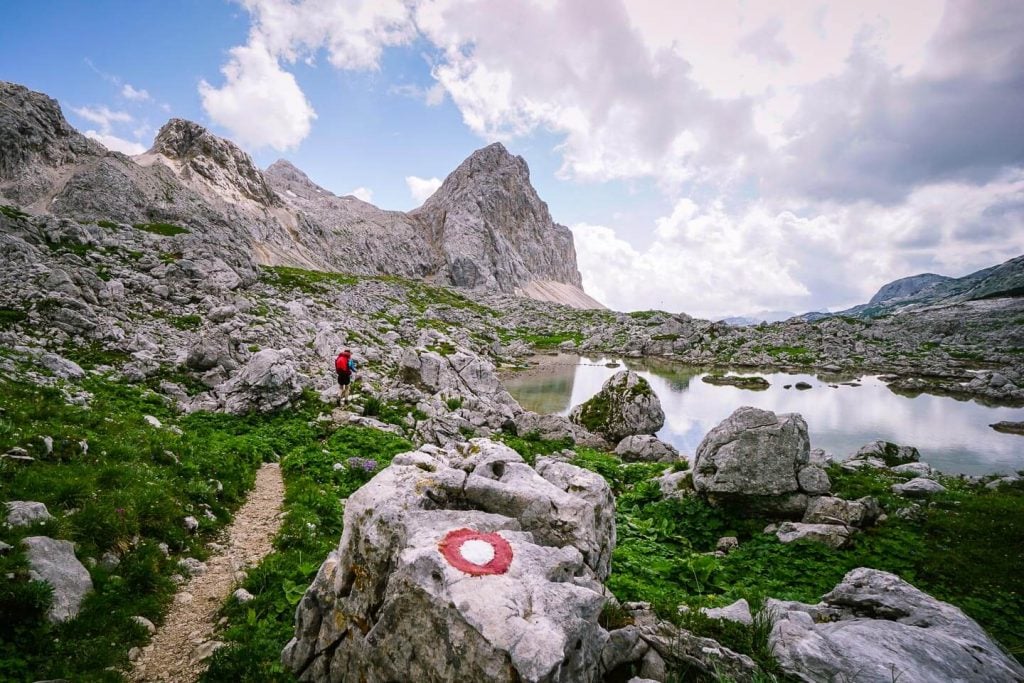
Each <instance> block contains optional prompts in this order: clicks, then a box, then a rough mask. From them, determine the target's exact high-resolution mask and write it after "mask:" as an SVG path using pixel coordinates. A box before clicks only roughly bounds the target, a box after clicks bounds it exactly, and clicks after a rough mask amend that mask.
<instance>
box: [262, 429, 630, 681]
mask: <svg viewBox="0 0 1024 683" xmlns="http://www.w3.org/2000/svg"><path fill="white" fill-rule="evenodd" d="M614 538H615V537H614V499H613V498H612V495H611V491H610V489H609V488H608V485H607V483H605V482H604V480H603V479H602V478H601V477H600V476H598V475H596V474H594V473H593V472H589V471H586V470H582V469H580V468H577V467H575V466H573V465H569V464H567V463H564V462H559V461H556V460H552V459H543V458H542V459H541V460H540V461H539V462H538V464H537V469H534V468H532V467H530V466H529V465H527V464H526V463H525V462H524V461H523V460H522V458H521V457H520V456H519V454H518V453H516V452H515V451H513V450H511V449H510V448H508V447H506V446H504V445H502V444H498V443H495V442H491V441H489V440H487V439H474V440H472V441H470V442H469V443H466V444H460V445H457V446H450V447H446V448H439V447H437V446H430V445H428V446H424V447H423V448H421V449H420V450H418V451H411V452H409V453H403V454H399V455H398V456H396V457H395V458H394V459H393V461H392V463H391V465H390V466H389V467H387V468H385V469H384V470H382V471H381V472H379V473H378V474H377V475H376V476H375V477H374V478H373V479H371V480H370V482H369V483H367V484H366V485H364V486H363V487H362V488H360V489H359V490H358V491H357V492H356V493H354V494H353V495H352V496H351V497H350V498H349V499H348V501H347V503H346V505H345V525H344V532H343V534H342V538H341V542H340V544H339V546H338V550H337V551H335V552H332V553H331V555H330V556H329V557H328V558H327V560H326V561H325V562H324V564H323V565H322V566H321V567H320V571H319V572H318V574H317V577H316V579H315V580H314V582H313V585H312V586H310V588H309V589H308V590H307V592H306V594H305V596H304V597H303V599H302V601H301V602H300V603H299V607H298V610H297V612H296V622H295V623H296V627H295V637H294V638H293V639H292V640H291V641H290V642H289V643H288V645H287V647H286V648H285V649H284V652H283V653H282V661H283V663H284V664H285V666H286V667H287V668H288V669H289V670H291V671H292V672H294V673H295V674H296V675H297V676H298V678H299V680H302V681H317V682H319V681H334V680H347V679H349V678H353V679H356V678H358V679H359V680H364V681H367V683H375V682H380V683H384V682H386V681H392V680H423V681H428V680H438V681H440V680H466V681H476V680H481V681H482V680H488V681H537V682H540V681H566V682H568V681H580V680H597V678H598V677H599V675H600V673H601V671H600V666H601V664H600V662H601V653H602V650H603V648H604V645H605V643H606V642H607V640H608V633H607V632H606V631H605V630H604V629H603V628H601V626H600V625H599V624H598V617H599V616H600V614H601V610H602V607H603V606H604V603H605V597H604V593H603V589H602V588H601V586H600V583H599V580H600V579H602V578H604V577H606V576H607V575H608V570H609V563H610V558H611V551H612V549H613V548H614Z"/></svg>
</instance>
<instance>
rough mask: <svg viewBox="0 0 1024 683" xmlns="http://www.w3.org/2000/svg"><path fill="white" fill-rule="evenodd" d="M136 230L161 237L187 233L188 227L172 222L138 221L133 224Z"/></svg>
mask: <svg viewBox="0 0 1024 683" xmlns="http://www.w3.org/2000/svg"><path fill="white" fill-rule="evenodd" d="M132 227H133V228H135V229H136V230H142V231H143V232H149V233H152V234H154V235H160V236H161V237H174V236H175V235H186V234H188V229H187V228H183V227H181V226H180V225H174V224H172V223H136V224H135V225H133V226H132Z"/></svg>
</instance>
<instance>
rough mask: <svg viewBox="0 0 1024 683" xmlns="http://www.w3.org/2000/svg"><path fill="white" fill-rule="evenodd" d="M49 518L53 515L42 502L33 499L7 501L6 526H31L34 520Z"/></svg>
mask: <svg viewBox="0 0 1024 683" xmlns="http://www.w3.org/2000/svg"><path fill="white" fill-rule="evenodd" d="M51 519H53V515H51V514H50V511H49V510H47V509H46V505H44V504H43V503H39V502H36V501H34V500H12V501H8V503H7V524H8V526H12V527H14V526H31V525H32V524H35V523H36V522H46V521H49V520H51Z"/></svg>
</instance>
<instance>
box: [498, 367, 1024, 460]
mask: <svg viewBox="0 0 1024 683" xmlns="http://www.w3.org/2000/svg"><path fill="white" fill-rule="evenodd" d="M529 362H530V367H529V368H527V369H524V370H518V371H511V372H507V373H503V377H502V381H503V382H504V384H505V387H506V388H507V389H508V391H509V393H511V394H512V395H513V396H514V397H515V398H516V400H518V401H519V403H520V404H521V405H522V406H523V407H524V408H526V409H527V410H532V411H534V412H537V413H543V414H558V415H567V414H568V413H569V411H570V410H571V408H572V407H573V406H576V405H578V404H580V403H583V402H584V401H586V400H587V399H589V398H590V397H591V396H593V395H594V394H596V393H597V392H598V391H599V390H600V389H601V385H602V384H604V382H605V381H606V380H607V379H608V378H609V377H611V376H612V375H613V374H615V373H616V372H619V371H620V370H624V369H629V370H633V371H635V372H636V373H637V374H639V375H640V376H642V377H644V378H645V379H646V380H647V381H648V382H650V384H651V387H652V388H653V389H654V391H655V393H656V394H657V395H658V398H659V399H660V400H661V405H662V408H663V409H664V411H665V426H664V427H663V428H662V429H661V431H660V432H658V434H657V436H658V438H660V439H661V440H663V441H666V442H668V443H671V444H672V445H673V446H675V447H676V448H677V449H678V450H679V452H680V453H681V454H683V455H686V456H687V458H688V459H690V460H692V458H693V454H694V452H695V451H696V449H697V446H698V445H699V444H700V442H701V440H702V439H703V438H704V436H705V435H706V434H707V433H708V432H709V431H711V429H713V428H714V427H715V426H716V425H718V424H719V423H720V422H721V421H722V420H724V419H725V418H726V417H728V416H729V415H730V414H731V413H732V412H733V411H734V410H735V409H736V408H739V407H740V406H755V407H757V408H763V409H766V410H771V411H773V412H775V413H799V414H800V415H802V416H803V418H804V419H805V420H806V421H807V427H808V431H809V435H810V439H811V448H821V449H824V450H825V451H826V452H828V453H831V454H833V455H834V456H836V458H837V459H845V458H847V457H849V456H850V455H853V454H854V453H855V452H856V451H857V450H858V449H859V448H860V447H861V446H863V445H865V444H868V443H870V442H872V441H876V440H878V439H883V440H885V441H891V442H893V443H897V444H900V445H905V446H916V447H917V448H918V449H919V450H920V452H921V460H922V461H924V462H927V463H928V464H930V465H931V466H932V467H935V468H936V469H938V470H940V471H941V472H943V473H946V474H958V473H960V474H968V475H984V474H992V473H1004V474H1009V473H1012V472H1016V471H1018V470H1022V469H1024V436H1020V435H1016V434H1005V433H1000V432H997V431H996V430H994V429H992V428H991V427H990V426H989V425H991V424H992V423H995V422H999V421H1003V420H1008V421H1014V422H1017V421H1022V420H1024V408H1007V407H994V406H987V405H983V404H981V403H978V402H976V401H968V400H960V399H956V398H951V397H948V396H935V395H930V394H919V395H916V396H904V395H900V394H896V393H893V391H892V390H890V389H889V387H888V386H887V385H886V384H885V382H883V381H882V380H881V379H879V378H878V377H877V376H872V375H862V376H838V375H829V374H791V373H783V372H767V373H765V372H757V371H752V370H743V371H736V372H722V371H721V370H716V371H715V373H714V374H716V375H721V374H725V375H740V376H743V377H750V376H756V377H761V378H763V379H765V380H767V382H768V384H769V386H768V387H767V388H765V389H760V390H753V389H744V388H739V387H736V386H723V385H719V384H710V383H707V382H704V381H703V378H704V377H705V376H707V375H708V374H709V373H710V370H709V369H708V368H698V367H693V366H687V365H680V364H677V363H672V362H670V361H663V360H657V359H650V358H646V359H621V358H610V357H604V356H577V355H570V354H563V353H560V354H557V355H539V356H535V357H532V358H530V359H529ZM801 382H803V383H806V384H809V385H810V388H809V389H807V388H804V389H797V388H796V385H797V384H798V383H801ZM787 387H788V388H787Z"/></svg>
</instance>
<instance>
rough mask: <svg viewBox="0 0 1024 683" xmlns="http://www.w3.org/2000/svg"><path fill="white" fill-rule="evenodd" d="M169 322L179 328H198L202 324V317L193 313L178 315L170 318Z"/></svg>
mask: <svg viewBox="0 0 1024 683" xmlns="http://www.w3.org/2000/svg"><path fill="white" fill-rule="evenodd" d="M169 322H170V323H171V325H173V326H174V327H177V328H178V329H179V330H198V329H199V327H200V326H201V325H202V324H203V318H202V316H199V315H195V314H190V315H179V316H175V317H173V318H170V319H169Z"/></svg>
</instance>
